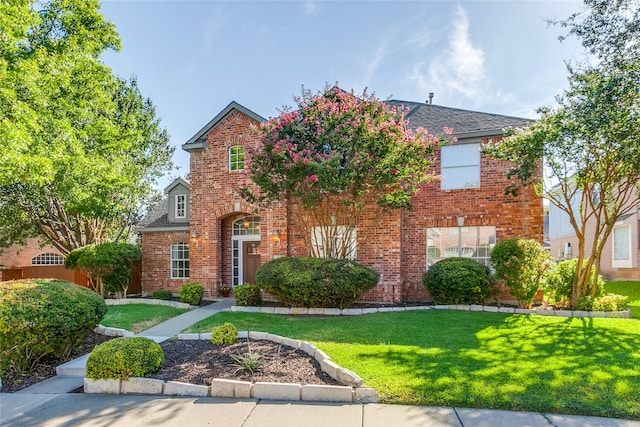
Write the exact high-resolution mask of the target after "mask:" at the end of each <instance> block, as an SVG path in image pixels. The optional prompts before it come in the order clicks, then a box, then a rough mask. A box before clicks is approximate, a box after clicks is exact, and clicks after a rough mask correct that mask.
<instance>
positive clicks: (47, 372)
mask: <svg viewBox="0 0 640 427" xmlns="http://www.w3.org/2000/svg"><path fill="white" fill-rule="evenodd" d="M113 338H115V337H108V336H106V335H101V334H97V333H95V332H92V333H90V334H89V336H88V337H87V339H86V340H85V341H84V342H83V343H82V345H81V346H80V347H78V348H76V349H75V350H74V351H73V352H71V354H70V355H69V356H68V357H64V358H56V359H48V360H43V361H42V362H41V363H40V364H39V365H38V366H37V367H36V369H35V371H34V372H31V373H29V374H26V375H19V374H11V375H3V376H2V388H1V389H0V392H2V393H15V392H16V391H20V390H22V389H24V388H27V387H29V386H32V385H34V384H36V383H39V382H40V381H44V380H46V379H49V378H51V377H54V376H55V375H56V366H59V365H62V364H63V363H66V362H68V361H70V360H73V359H76V358H78V357H80V356H82V355H85V354H87V353H91V350H93V347H95V346H96V345H98V344H102V343H103V342H105V341H109V340H110V339H113Z"/></svg>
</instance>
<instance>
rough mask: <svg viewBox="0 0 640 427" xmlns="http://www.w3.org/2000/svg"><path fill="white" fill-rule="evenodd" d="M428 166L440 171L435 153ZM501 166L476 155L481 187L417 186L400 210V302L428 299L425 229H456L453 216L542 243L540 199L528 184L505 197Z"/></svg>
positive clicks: (506, 235)
mask: <svg viewBox="0 0 640 427" xmlns="http://www.w3.org/2000/svg"><path fill="white" fill-rule="evenodd" d="M484 142H486V141H483V143H484ZM433 168H434V169H433V170H434V171H438V172H436V173H439V171H440V156H439V152H437V153H436V156H435V161H434V165H433ZM506 170H507V164H505V163H504V162H499V161H496V160H491V159H488V158H486V157H485V156H481V160H480V188H476V189H464V190H448V191H441V190H440V182H439V181H434V182H429V183H426V184H425V185H423V186H422V191H421V192H420V193H419V194H418V195H417V196H416V197H415V198H414V200H413V209H411V210H405V211H403V214H402V278H403V295H402V298H403V300H406V301H429V300H431V297H430V295H429V293H428V292H427V291H426V290H424V288H423V286H422V275H423V273H424V272H425V270H426V229H427V228H429V227H455V226H456V225H457V223H456V218H457V217H458V216H464V217H465V226H469V227H472V226H485V225H488V226H495V227H496V240H501V239H505V238H509V237H527V238H532V239H536V240H538V241H539V242H541V243H542V238H543V206H542V198H540V197H538V196H536V195H535V194H534V192H533V189H532V188H529V189H527V191H526V192H523V193H522V194H520V195H519V197H517V198H516V197H513V196H511V195H505V194H504V189H505V188H506V187H507V185H508V184H509V181H508V180H507V179H506V177H505V172H506ZM523 196H524V199H523Z"/></svg>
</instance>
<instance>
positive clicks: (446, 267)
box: [422, 258, 494, 304]
mask: <svg viewBox="0 0 640 427" xmlns="http://www.w3.org/2000/svg"><path fill="white" fill-rule="evenodd" d="M422 284H423V285H424V287H425V288H426V289H427V290H428V291H429V293H430V294H431V296H432V297H433V300H434V302H435V303H436V304H482V303H484V301H485V300H486V299H487V298H489V297H490V296H491V295H493V292H494V284H493V281H492V279H491V272H490V271H489V268H488V267H486V266H484V265H482V264H480V263H478V262H476V261H474V260H472V259H469V258H445V259H443V260H441V261H438V262H437V263H435V264H434V265H432V266H431V267H429V270H427V272H426V273H424V275H423V276H422Z"/></svg>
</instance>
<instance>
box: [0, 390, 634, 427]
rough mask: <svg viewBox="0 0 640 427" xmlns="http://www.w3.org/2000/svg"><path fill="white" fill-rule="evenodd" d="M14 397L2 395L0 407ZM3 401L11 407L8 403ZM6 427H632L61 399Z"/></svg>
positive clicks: (123, 398)
mask: <svg viewBox="0 0 640 427" xmlns="http://www.w3.org/2000/svg"><path fill="white" fill-rule="evenodd" d="M15 396H16V395H15V394H14V395H6V394H5V395H2V396H1V397H0V398H1V399H2V406H3V407H4V406H7V405H11V403H12V402H11V401H13V399H12V398H13V397H15ZM7 397H9V399H6V398H7ZM0 423H1V425H2V426H6V427H28V426H41V427H58V426H74V427H75V426H78V427H80V426H86V427H93V426H110V427H118V426H122V427H133V426H158V427H175V426H205V425H214V426H216V427H272V426H277V427H289V426H291V427H312V426H329V427H343V426H344V427H396V426H402V427H405V426H406V427H413V426H415V427H418V426H438V427H525V426H528V427H549V426H556V427H638V426H640V422H638V421H625V420H617V419H608V418H597V417H577V416H569V415H545V414H539V413H535V412H511V411H497V410H489V409H465V408H450V407H432V406H405V405H383V404H371V403H370V404H366V405H363V404H332V403H323V404H320V403H315V404H314V403H300V402H295V403H294V402H276V401H258V400H253V399H251V400H248V399H220V398H211V397H207V398H204V397H202V398H194V397H157V396H134V395H94V394H91V395H90V394H61V395H57V396H56V397H54V398H52V399H50V400H47V401H44V402H42V404H41V405H40V406H39V407H37V408H34V409H32V410H30V411H28V412H25V413H22V414H20V415H18V416H17V417H15V418H13V419H11V420H8V421H6V422H5V421H2V422H0Z"/></svg>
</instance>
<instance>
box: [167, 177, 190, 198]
mask: <svg viewBox="0 0 640 427" xmlns="http://www.w3.org/2000/svg"><path fill="white" fill-rule="evenodd" d="M178 185H183V186H184V187H186V188H187V190H191V184H190V183H189V181H187V180H186V179H184V178H176V179H175V180H174V181H173V182H172V183H171V184H169V185H168V186H167V187H166V188H165V189H164V193H165V194H169V192H170V191H171V190H173V189H174V188H176V187H177V186H178Z"/></svg>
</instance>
